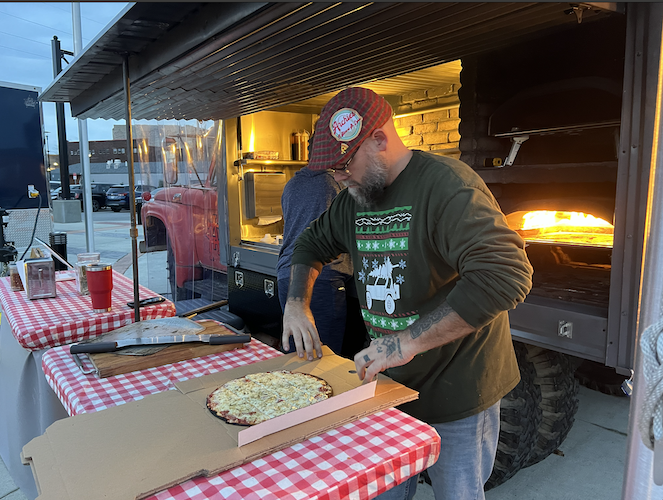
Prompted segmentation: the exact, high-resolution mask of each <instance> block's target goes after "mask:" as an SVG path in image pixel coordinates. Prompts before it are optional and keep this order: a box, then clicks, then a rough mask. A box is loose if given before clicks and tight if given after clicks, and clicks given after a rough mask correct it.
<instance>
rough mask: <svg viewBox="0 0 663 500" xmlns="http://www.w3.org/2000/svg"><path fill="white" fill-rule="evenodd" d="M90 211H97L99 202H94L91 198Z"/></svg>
mask: <svg viewBox="0 0 663 500" xmlns="http://www.w3.org/2000/svg"><path fill="white" fill-rule="evenodd" d="M92 211H93V212H98V211H99V200H95V199H94V198H92Z"/></svg>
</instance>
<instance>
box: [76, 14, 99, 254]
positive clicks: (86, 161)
mask: <svg viewBox="0 0 663 500" xmlns="http://www.w3.org/2000/svg"><path fill="white" fill-rule="evenodd" d="M71 25H72V27H73V32H74V55H78V54H79V53H80V52H81V50H83V33H82V30H81V4H80V3H79V2H72V3H71ZM78 145H79V151H80V153H81V168H82V170H81V172H83V183H82V184H83V206H84V207H85V241H86V243H87V251H88V252H94V221H93V220H92V184H91V183H92V179H91V175H92V174H91V173H90V148H89V146H88V137H87V120H86V119H80V118H79V119H78Z"/></svg>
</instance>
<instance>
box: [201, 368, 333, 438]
mask: <svg viewBox="0 0 663 500" xmlns="http://www.w3.org/2000/svg"><path fill="white" fill-rule="evenodd" d="M332 392H333V391H332V387H331V385H329V383H328V382H326V381H325V380H323V379H321V378H319V377H316V376H315V375H310V374H308V373H300V372H291V371H288V370H280V371H274V372H263V373H251V374H249V375H246V376H244V377H241V378H237V379H234V380H230V381H229V382H226V383H225V384H223V385H222V386H221V387H218V388H217V389H215V390H214V391H213V392H212V393H211V394H210V395H209V396H207V408H208V409H209V410H210V411H211V412H212V414H213V415H214V416H216V417H218V418H220V419H222V420H225V421H226V422H228V423H229V424H237V425H256V424H259V423H262V422H264V421H266V420H269V419H270V418H274V417H279V416H281V415H285V414H286V413H289V412H291V411H294V410H298V409H299V408H304V407H306V406H309V405H312V404H314V403H317V402H319V401H323V400H325V399H327V398H329V397H331V396H332Z"/></svg>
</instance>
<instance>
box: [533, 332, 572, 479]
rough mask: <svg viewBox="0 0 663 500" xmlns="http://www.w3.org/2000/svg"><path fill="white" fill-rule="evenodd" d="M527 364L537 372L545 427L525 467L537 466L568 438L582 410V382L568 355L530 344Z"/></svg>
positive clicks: (535, 381) (541, 427)
mask: <svg viewBox="0 0 663 500" xmlns="http://www.w3.org/2000/svg"><path fill="white" fill-rule="evenodd" d="M526 348H527V361H529V362H530V363H531V364H532V365H533V366H534V369H535V370H536V378H535V380H534V383H535V385H536V386H538V387H539V389H540V391H541V403H540V408H541V414H542V420H541V425H540V426H539V429H538V433H537V434H538V435H537V440H536V445H535V447H534V449H533V450H532V454H531V455H530V457H529V460H528V461H527V464H526V465H525V467H528V466H530V465H534V464H536V463H538V462H540V461H541V460H543V459H544V458H546V457H547V456H548V455H550V454H551V453H552V452H553V451H555V450H556V449H557V448H558V447H559V446H560V445H561V444H562V442H563V441H564V440H565V439H566V436H567V435H568V433H569V431H570V430H571V427H572V426H573V422H574V421H575V415H576V412H577V411H578V388H579V384H578V380H577V379H576V378H575V376H574V369H573V365H572V363H571V360H570V358H569V357H568V356H566V355H565V354H562V353H559V352H555V351H550V350H548V349H543V348H541V347H534V346H531V345H526Z"/></svg>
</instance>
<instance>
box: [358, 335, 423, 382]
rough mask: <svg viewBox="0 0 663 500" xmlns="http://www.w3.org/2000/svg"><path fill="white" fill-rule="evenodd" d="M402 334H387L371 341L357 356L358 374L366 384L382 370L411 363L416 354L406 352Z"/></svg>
mask: <svg viewBox="0 0 663 500" xmlns="http://www.w3.org/2000/svg"><path fill="white" fill-rule="evenodd" d="M402 340H403V339H402V337H401V334H399V333H397V334H392V335H385V336H384V337H381V338H379V339H375V340H373V341H371V345H369V346H368V347H367V348H366V349H364V350H363V351H359V352H358V353H357V355H356V356H355V367H356V368H357V375H359V378H360V379H361V380H362V382H363V383H364V384H366V383H368V382H370V381H371V380H373V378H375V376H376V375H377V374H378V373H380V372H381V371H384V370H386V369H387V368H393V367H394V366H401V365H404V364H406V363H409V362H410V360H411V359H412V358H413V357H414V354H416V353H413V354H411V355H410V354H408V353H406V352H405V351H406V349H405V345H404V344H402V343H401V341H402Z"/></svg>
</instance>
